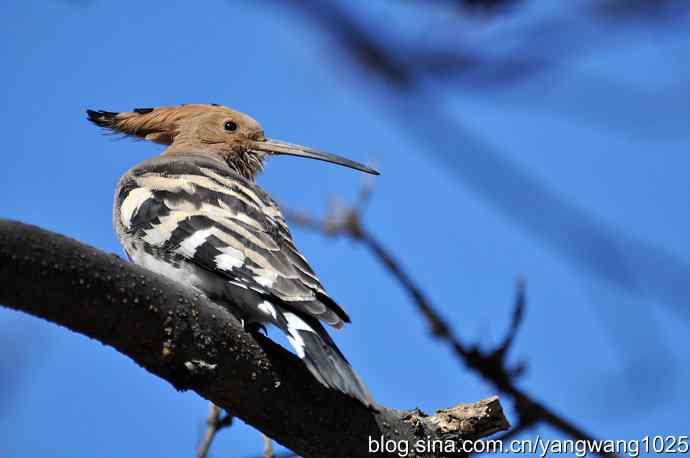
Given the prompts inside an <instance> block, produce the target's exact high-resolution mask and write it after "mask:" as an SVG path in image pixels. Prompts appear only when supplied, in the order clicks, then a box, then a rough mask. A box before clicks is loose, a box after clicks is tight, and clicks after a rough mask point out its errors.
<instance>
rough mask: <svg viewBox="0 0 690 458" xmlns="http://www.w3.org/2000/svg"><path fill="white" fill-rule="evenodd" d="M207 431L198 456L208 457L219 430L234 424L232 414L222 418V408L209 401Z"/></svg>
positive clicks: (201, 457) (198, 450)
mask: <svg viewBox="0 0 690 458" xmlns="http://www.w3.org/2000/svg"><path fill="white" fill-rule="evenodd" d="M206 424H207V426H206V432H205V433H204V437H203V438H202V439H201V443H200V444H199V448H198V449H197V451H196V458H206V457H207V456H208V451H209V449H210V448H211V443H212V442H213V439H214V438H215V437H216V434H217V433H218V431H220V430H221V429H223V428H227V427H229V426H230V425H232V415H230V414H225V416H224V417H222V418H221V408H220V407H218V406H217V405H215V404H214V403H212V402H209V403H208V419H207V420H206Z"/></svg>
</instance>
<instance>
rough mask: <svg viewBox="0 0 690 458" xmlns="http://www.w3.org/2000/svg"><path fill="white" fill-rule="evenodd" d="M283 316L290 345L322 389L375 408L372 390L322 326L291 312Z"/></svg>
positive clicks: (309, 318) (285, 312) (316, 321)
mask: <svg viewBox="0 0 690 458" xmlns="http://www.w3.org/2000/svg"><path fill="white" fill-rule="evenodd" d="M283 316H284V318H285V322H286V323H285V331H286V332H287V338H288V341H289V342H290V344H291V345H292V346H293V347H294V349H295V351H296V352H297V354H298V356H299V357H300V358H302V359H303V360H304V362H305V364H306V366H307V368H309V371H310V372H311V373H312V374H313V375H314V377H315V378H316V379H317V380H318V381H319V382H321V383H322V384H323V385H325V386H327V387H329V388H333V389H336V390H338V391H341V392H343V393H345V394H347V395H349V396H352V397H353V398H355V399H358V400H359V401H361V402H362V403H363V404H364V405H366V406H369V407H374V401H373V399H372V397H371V394H370V393H369V390H367V388H366V386H364V383H362V380H361V379H360V378H359V376H358V375H357V374H356V373H355V371H354V370H353V369H352V367H351V366H350V363H348V361H347V359H345V356H343V354H342V353H341V352H340V350H338V347H336V345H335V343H334V342H333V340H332V339H331V337H330V336H329V335H328V333H327V332H326V330H325V329H324V328H323V326H322V325H321V323H319V321H318V320H316V319H314V318H311V317H299V316H297V315H296V314H294V313H292V312H289V311H284V312H283Z"/></svg>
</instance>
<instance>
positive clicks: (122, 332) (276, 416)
mask: <svg viewBox="0 0 690 458" xmlns="http://www.w3.org/2000/svg"><path fill="white" fill-rule="evenodd" d="M0 303H1V304H4V305H6V306H8V307H11V308H14V309H17V310H22V311H24V312H27V313H30V314H32V315H35V316H38V317H41V318H44V319H46V320H49V321H52V322H55V323H58V324H61V325H63V326H65V327H67V328H69V329H71V330H73V331H75V332H79V333H81V334H84V335H87V336H89V337H91V338H94V339H96V340H99V341H100V342H102V343H104V344H106V345H110V346H112V347H114V348H115V349H116V350H118V351H119V352H121V353H123V354H125V355H127V356H129V357H130V358H132V359H133V360H134V361H135V362H136V363H137V364H139V365H141V366H142V367H143V368H145V369H146V370H148V371H149V372H151V373H153V374H155V375H157V376H159V377H161V378H163V379H165V380H167V381H168V382H170V383H171V384H172V385H173V386H174V387H175V388H177V389H180V390H186V389H191V390H194V391H195V392H196V393H198V394H199V395H201V396H202V397H204V398H206V399H208V400H209V401H212V402H213V403H215V404H216V405H217V406H219V407H221V408H223V409H225V410H227V411H229V412H232V414H233V416H236V417H238V418H240V419H242V420H244V421H245V422H247V423H249V424H250V425H252V426H254V427H256V428H257V429H259V430H260V431H261V432H263V433H264V434H266V435H268V436H270V437H272V438H273V439H275V440H276V441H278V442H279V443H281V444H283V445H284V446H286V447H288V448H290V449H292V450H294V451H295V452H297V453H299V454H300V455H302V456H305V457H324V456H328V457H346V456H347V457H358V456H362V457H363V456H368V453H367V448H368V438H369V437H372V438H373V439H377V438H380V437H382V436H383V438H384V439H385V440H394V441H408V442H410V443H411V445H410V447H412V446H413V445H414V442H415V441H416V440H418V439H424V440H428V439H431V440H443V441H445V440H453V441H457V440H472V439H477V438H480V437H483V436H486V435H489V434H492V433H495V432H497V431H501V430H505V429H507V427H508V422H507V421H506V419H505V417H504V416H503V412H502V410H501V406H500V404H499V402H498V399H497V398H491V399H488V400H484V401H480V402H478V403H476V404H471V405H468V406H456V407H453V408H451V409H450V411H452V412H453V415H452V418H455V419H456V421H447V418H449V416H448V414H447V412H448V411H449V410H442V411H440V412H439V414H438V415H436V416H430V417H429V416H425V415H423V414H422V413H420V412H418V411H415V412H404V411H400V410H396V409H389V408H385V407H380V410H379V411H373V410H371V409H367V408H365V407H364V406H363V405H361V404H360V403H358V402H357V401H355V400H353V399H351V398H349V397H347V396H344V395H342V394H340V393H338V392H336V391H333V390H328V389H326V388H325V387H323V386H322V385H320V384H319V383H318V382H317V381H316V380H315V379H314V378H313V377H312V376H311V374H310V373H309V371H308V370H307V369H306V368H305V366H304V365H303V364H302V362H301V361H300V360H299V359H298V358H296V357H295V356H293V355H292V354H291V353H289V352H287V351H286V350H284V349H283V348H282V347H280V346H279V345H277V344H275V343H273V342H272V341H270V340H269V339H267V338H265V337H263V336H261V335H257V336H252V335H250V334H248V333H246V332H244V331H243V329H242V327H241V326H240V324H239V322H238V321H237V320H236V319H235V318H234V317H233V316H232V315H231V314H230V313H229V312H228V311H227V310H225V309H224V308H222V307H220V306H218V305H216V304H214V303H213V302H211V301H209V300H208V299H206V298H205V297H204V296H202V295H200V294H198V293H195V292H194V291H192V290H190V289H188V288H185V287H183V286H182V285H180V284H177V283H175V282H172V281H170V280H168V279H166V278H164V277H162V276H160V275H157V274H155V273H153V272H150V271H148V270H146V269H142V268H140V267H138V266H135V265H133V264H130V263H128V262H125V261H123V260H121V259H120V258H118V257H117V256H114V255H108V254H105V253H103V252H101V251H99V250H97V249H95V248H93V247H89V246H86V245H84V244H81V243H79V242H77V241H74V240H71V239H69V238H66V237H63V236H60V235H57V234H55V233H52V232H48V231H46V230H43V229H40V228H37V227H34V226H28V225H25V224H22V223H18V222H13V221H7V220H0ZM429 456H434V455H429Z"/></svg>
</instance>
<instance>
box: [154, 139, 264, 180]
mask: <svg viewBox="0 0 690 458" xmlns="http://www.w3.org/2000/svg"><path fill="white" fill-rule="evenodd" d="M163 155H165V156H176V155H186V156H189V155H193V156H201V157H206V158H210V159H213V160H216V161H219V162H222V163H224V164H226V165H227V166H228V167H230V169H232V170H233V171H234V172H236V173H237V174H238V175H240V176H241V177H243V178H246V179H247V180H250V181H254V180H255V179H256V176H257V175H258V174H259V172H261V171H262V170H263V159H264V158H263V156H260V155H257V154H255V153H253V152H252V151H245V150H242V149H239V148H238V149H237V150H236V151H232V150H231V151H227V150H226V149H225V150H224V149H222V148H220V147H219V145H217V144H213V143H211V144H203V145H188V144H185V143H180V144H177V142H175V143H173V144H172V145H170V146H169V147H168V148H166V149H165V151H163Z"/></svg>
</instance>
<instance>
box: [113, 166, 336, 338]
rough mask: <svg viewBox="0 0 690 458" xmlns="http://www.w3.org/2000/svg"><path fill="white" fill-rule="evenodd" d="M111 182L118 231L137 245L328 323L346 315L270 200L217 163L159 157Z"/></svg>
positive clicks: (275, 205) (252, 185) (249, 183)
mask: <svg viewBox="0 0 690 458" xmlns="http://www.w3.org/2000/svg"><path fill="white" fill-rule="evenodd" d="M118 189H119V192H118V194H117V195H116V208H119V212H117V213H116V219H119V220H117V221H116V224H117V225H119V227H120V230H119V232H122V233H124V234H126V235H127V236H129V237H131V238H134V239H135V240H139V241H141V242H143V243H144V249H146V250H150V251H151V252H155V253H156V255H157V256H159V257H160V256H172V257H180V258H181V259H184V260H186V261H188V262H190V263H193V264H195V265H197V266H199V267H201V268H203V269H205V270H207V271H209V272H211V273H213V274H215V275H217V276H219V277H222V278H224V279H226V280H227V281H228V282H229V283H231V284H233V285H235V286H237V287H241V288H247V289H251V290H253V291H255V292H257V293H259V294H261V295H262V296H264V297H266V298H267V299H269V300H270V301H277V302H278V303H281V304H284V305H287V306H288V307H289V308H290V309H292V310H294V311H295V312H298V313H303V314H306V315H307V316H312V317H314V318H318V319H320V320H323V321H325V322H326V323H328V324H330V325H332V326H335V327H340V326H342V325H343V322H349V318H348V316H347V314H346V313H345V312H344V311H343V310H342V309H341V308H340V307H339V306H338V305H337V304H336V303H335V302H334V301H333V300H332V299H331V298H329V297H328V295H327V294H326V293H325V291H324V289H323V287H322V286H321V283H320V282H319V279H318V278H317V277H316V275H315V274H314V271H313V270H312V269H311V267H310V266H309V264H308V263H307V261H306V259H305V258H304V257H303V256H302V255H301V254H300V253H299V251H298V250H297V248H296V247H295V244H294V242H293V240H292V237H291V235H290V232H289V230H288V227H287V225H286V224H285V221H284V219H283V217H282V215H281V213H280V210H279V208H278V206H277V204H276V203H275V202H274V201H273V200H272V199H271V198H270V197H268V195H267V194H266V193H264V192H263V191H262V190H261V189H259V188H258V186H256V185H255V184H253V183H251V182H249V181H247V180H245V179H243V178H241V177H240V176H238V175H236V174H235V173H234V172H232V171H231V170H230V169H228V168H226V167H224V165H223V164H221V163H219V162H216V161H212V160H206V159H200V158H198V157H194V158H191V157H182V158H180V157H176V158H174V159H169V158H165V157H159V158H156V159H152V160H150V161H147V162H144V163H142V164H140V165H139V166H137V167H135V168H134V169H132V170H131V171H130V172H129V173H128V174H126V175H125V176H124V177H123V178H122V181H121V182H120V186H119V187H118Z"/></svg>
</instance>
